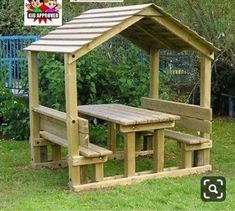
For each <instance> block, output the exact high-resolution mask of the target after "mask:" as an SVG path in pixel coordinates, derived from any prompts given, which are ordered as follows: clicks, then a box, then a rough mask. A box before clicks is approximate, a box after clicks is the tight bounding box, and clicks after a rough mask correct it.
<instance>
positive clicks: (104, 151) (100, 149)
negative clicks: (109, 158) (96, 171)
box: [88, 143, 112, 156]
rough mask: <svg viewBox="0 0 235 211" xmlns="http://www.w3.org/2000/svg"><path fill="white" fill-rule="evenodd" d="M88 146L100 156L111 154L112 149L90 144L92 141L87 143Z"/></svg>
mask: <svg viewBox="0 0 235 211" xmlns="http://www.w3.org/2000/svg"><path fill="white" fill-rule="evenodd" d="M88 148H89V149H91V150H93V151H95V152H98V153H99V154H100V156H106V155H111V154H112V151H110V150H107V149H105V148H103V147H100V146H97V145H95V144H92V143H89V144H88Z"/></svg>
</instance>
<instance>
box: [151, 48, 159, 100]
mask: <svg viewBox="0 0 235 211" xmlns="http://www.w3.org/2000/svg"><path fill="white" fill-rule="evenodd" d="M159 55H160V52H159V50H156V49H151V50H150V97H151V98H155V99H158V98H159V64H160V63H159V62H160V60H159Z"/></svg>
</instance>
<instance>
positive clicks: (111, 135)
mask: <svg viewBox="0 0 235 211" xmlns="http://www.w3.org/2000/svg"><path fill="white" fill-rule="evenodd" d="M107 143H108V149H110V150H111V151H112V152H113V153H116V151H117V129H116V124H114V123H112V122H108V142H107Z"/></svg>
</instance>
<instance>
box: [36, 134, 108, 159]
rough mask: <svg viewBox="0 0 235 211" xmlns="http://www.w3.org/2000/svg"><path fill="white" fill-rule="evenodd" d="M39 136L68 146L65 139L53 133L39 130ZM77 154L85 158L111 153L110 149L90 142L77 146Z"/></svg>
mask: <svg viewBox="0 0 235 211" xmlns="http://www.w3.org/2000/svg"><path fill="white" fill-rule="evenodd" d="M40 136H41V137H42V138H44V139H46V140H48V141H51V142H53V143H55V144H58V145H60V146H63V147H68V142H67V140H66V139H63V138H60V137H59V136H56V135H54V134H51V133H49V132H46V131H40ZM79 154H80V155H82V156H84V157H87V158H95V157H103V156H107V155H110V154H112V151H110V150H107V149H105V148H103V147H100V146H97V145H95V144H92V143H88V145H87V146H80V147H79Z"/></svg>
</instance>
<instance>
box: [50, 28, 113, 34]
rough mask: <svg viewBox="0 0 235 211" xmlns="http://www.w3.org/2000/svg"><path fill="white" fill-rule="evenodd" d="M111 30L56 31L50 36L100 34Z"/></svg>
mask: <svg viewBox="0 0 235 211" xmlns="http://www.w3.org/2000/svg"><path fill="white" fill-rule="evenodd" d="M110 29H111V28H109V27H107V28H91V29H56V30H54V31H51V32H49V34H100V33H103V32H105V31H108V30H110Z"/></svg>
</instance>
